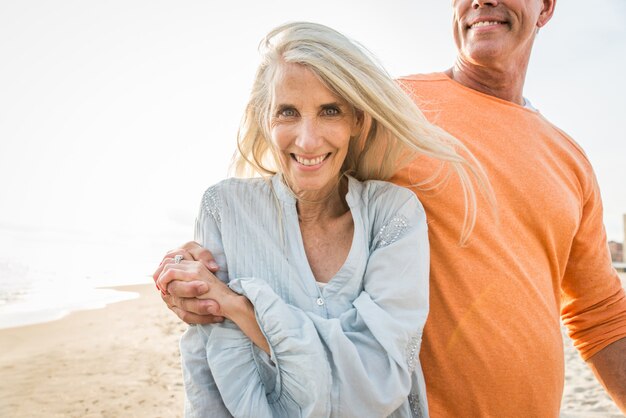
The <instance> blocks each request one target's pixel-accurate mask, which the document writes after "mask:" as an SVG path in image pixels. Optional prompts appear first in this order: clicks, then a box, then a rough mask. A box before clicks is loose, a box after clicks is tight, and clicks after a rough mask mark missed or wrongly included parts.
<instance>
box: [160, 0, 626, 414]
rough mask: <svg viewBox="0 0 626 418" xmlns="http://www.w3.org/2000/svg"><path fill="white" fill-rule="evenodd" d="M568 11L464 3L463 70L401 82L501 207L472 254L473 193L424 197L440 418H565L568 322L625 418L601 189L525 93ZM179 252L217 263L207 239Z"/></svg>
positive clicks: (427, 351) (459, 2)
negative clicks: (537, 54)
mask: <svg viewBox="0 0 626 418" xmlns="http://www.w3.org/2000/svg"><path fill="white" fill-rule="evenodd" d="M555 2H556V0H503V1H495V0H494V1H478V0H474V1H472V0H454V1H453V9H454V38H455V41H456V44H457V47H458V57H457V61H456V63H455V65H454V67H453V68H451V69H450V70H448V71H446V72H445V73H439V74H429V75H416V76H410V77H405V78H401V79H400V80H399V82H400V83H401V85H402V86H403V87H404V88H405V90H406V91H407V92H408V93H409V94H411V95H412V97H414V99H415V100H416V102H417V103H418V105H420V107H421V108H422V110H423V111H424V112H425V114H426V115H427V116H428V117H429V118H430V120H431V121H433V122H435V123H437V124H438V125H440V126H442V127H443V128H444V129H446V130H447V131H449V132H450V133H452V134H453V135H455V136H456V137H457V138H459V139H460V140H461V141H463V142H464V143H465V144H466V145H467V147H468V148H469V149H470V150H471V151H472V153H473V154H474V155H475V156H476V157H477V159H478V161H479V162H480V163H481V165H482V166H483V168H484V169H485V171H486V173H487V175H488V177H489V179H490V180H491V183H492V187H493V190H494V192H495V195H496V199H497V208H496V209H495V210H492V209H491V208H490V207H489V205H488V204H486V202H482V204H481V205H480V207H481V212H480V213H479V215H478V223H477V226H476V228H475V230H474V231H473V234H472V237H471V239H470V242H469V244H468V245H467V246H465V247H463V248H461V247H459V245H458V237H459V231H460V225H461V222H462V219H463V211H464V202H463V200H462V199H458V198H456V197H457V196H461V192H460V191H459V190H458V188H460V185H459V184H457V183H456V181H455V180H454V179H453V178H450V179H449V180H448V181H446V182H443V183H442V184H441V185H439V186H438V188H436V189H435V190H424V189H418V188H413V189H414V191H415V193H417V194H418V196H419V197H420V200H421V201H422V202H423V204H424V207H425V209H426V213H427V216H428V219H429V239H430V243H431V298H430V302H431V311H430V315H429V319H428V322H427V324H426V329H425V332H424V342H423V346H422V352H421V363H422V366H423V369H424V374H425V378H426V384H427V390H428V401H429V409H430V413H431V416H433V417H557V416H558V415H559V408H560V401H561V396H562V390H563V347H562V340H561V334H560V326H559V318H561V319H562V320H563V322H564V323H565V324H566V325H567V327H568V328H569V333H570V336H571V337H572V338H573V339H574V342H575V344H576V347H577V348H578V349H579V350H580V353H581V355H582V356H583V358H584V359H585V360H587V362H588V363H589V365H590V366H591V367H592V369H594V371H595V372H596V375H597V376H598V378H599V380H600V381H601V382H602V384H603V385H604V386H605V387H606V388H607V390H608V392H609V393H610V394H611V396H612V397H613V399H614V400H615V401H616V403H617V405H618V406H619V407H620V408H621V409H622V410H623V411H626V296H625V294H624V290H623V288H622V286H621V283H620V280H619V278H618V276H617V274H616V272H615V271H614V270H613V268H612V267H611V261H610V256H609V253H608V248H607V244H606V235H605V232H604V227H603V225H602V203H601V200H600V193H599V190H598V185H597V183H596V180H595V176H594V173H593V170H592V168H591V166H590V164H589V161H588V160H587V158H586V156H585V154H584V153H583V151H582V150H581V149H580V148H579V147H578V146H577V145H576V143H574V142H573V141H572V140H571V139H570V138H569V137H568V136H567V135H566V134H564V133H563V132H561V131H560V130H559V129H558V128H556V127H554V126H553V125H551V124H550V123H549V122H548V121H547V120H546V119H544V118H543V116H541V114H540V113H538V112H537V111H536V110H534V109H533V108H532V107H531V106H530V104H529V103H528V102H527V101H526V100H525V99H524V97H523V95H522V89H523V85H524V79H525V76H526V69H527V66H528V62H529V59H530V53H531V49H532V45H533V42H534V39H535V36H536V33H537V31H538V30H539V28H541V27H542V26H544V25H545V24H546V23H547V22H548V21H549V20H550V18H551V17H552V13H553V11H554V6H555ZM432 164H433V163H432V162H431V161H429V160H428V159H427V158H422V159H419V160H418V161H416V162H415V163H413V164H411V165H410V166H409V167H408V168H405V169H403V170H401V171H400V172H399V173H398V174H397V175H396V177H395V179H394V181H395V182H397V183H398V184H402V185H405V186H407V187H410V186H411V185H412V184H416V183H418V182H420V181H422V180H424V176H426V175H428V173H432V172H433V166H432ZM443 188H447V189H448V190H446V192H445V193H440V192H439V191H440V190H441V189H443ZM178 253H181V254H184V255H185V257H186V258H191V257H195V258H197V259H201V260H204V261H205V262H206V263H207V264H210V262H211V260H212V258H211V256H210V255H209V254H207V252H206V251H204V250H203V249H201V248H199V247H197V245H196V244H194V243H189V244H187V245H186V250H184V251H183V250H179V251H178ZM168 290H169V292H170V294H171V295H172V296H164V300H165V301H166V303H167V304H168V306H169V307H170V308H171V309H172V310H173V311H174V312H176V313H177V314H178V316H179V317H181V318H182V319H183V320H185V321H186V322H189V323H208V322H212V321H214V320H215V318H214V317H211V316H210V315H206V313H210V312H211V310H212V306H211V304H210V303H211V302H207V301H199V300H194V299H187V298H188V297H193V296H195V295H197V294H201V293H203V291H204V289H202V288H201V284H199V283H196V284H188V283H174V284H172V285H170V287H169V288H168ZM174 295H175V296H174Z"/></svg>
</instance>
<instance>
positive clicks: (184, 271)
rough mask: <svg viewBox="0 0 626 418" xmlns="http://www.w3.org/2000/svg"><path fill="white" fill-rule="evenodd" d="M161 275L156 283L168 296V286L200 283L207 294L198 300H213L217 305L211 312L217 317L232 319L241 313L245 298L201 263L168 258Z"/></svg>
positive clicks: (200, 296)
mask: <svg viewBox="0 0 626 418" xmlns="http://www.w3.org/2000/svg"><path fill="white" fill-rule="evenodd" d="M160 270H161V271H160V274H159V276H158V277H157V278H156V280H155V282H156V285H157V287H158V288H159V289H160V290H161V292H162V293H163V294H168V292H167V290H168V286H169V285H170V284H171V283H173V282H185V283H191V282H198V283H202V284H204V286H202V287H203V288H206V289H207V290H206V292H205V293H203V294H201V295H199V296H197V298H198V299H211V300H214V301H215V302H216V303H215V305H214V310H213V312H211V313H212V314H213V315H215V316H223V317H225V318H229V319H232V317H233V316H236V315H237V313H238V312H240V311H241V307H242V304H244V302H245V301H242V298H243V299H245V297H243V296H241V295H239V294H237V293H235V292H233V291H232V290H231V289H230V288H229V287H228V286H227V285H226V284H225V283H223V282H222V281H221V280H219V279H218V278H217V277H215V275H214V274H213V273H211V272H210V271H209V270H208V268H207V267H206V265H205V264H204V263H202V262H199V261H188V260H179V261H178V262H176V261H175V259H174V258H166V259H165V260H164V262H163V263H162V265H161V268H160Z"/></svg>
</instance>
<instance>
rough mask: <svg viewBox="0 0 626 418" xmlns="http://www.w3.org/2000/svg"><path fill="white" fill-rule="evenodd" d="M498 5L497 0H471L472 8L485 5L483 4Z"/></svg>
mask: <svg viewBox="0 0 626 418" xmlns="http://www.w3.org/2000/svg"><path fill="white" fill-rule="evenodd" d="M497 5H498V1H497V0H473V1H472V8H474V9H478V8H480V7H485V6H494V7H495V6H497Z"/></svg>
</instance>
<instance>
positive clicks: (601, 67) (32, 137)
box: [0, 0, 626, 246]
mask: <svg viewBox="0 0 626 418" xmlns="http://www.w3.org/2000/svg"><path fill="white" fill-rule="evenodd" d="M294 20H311V21H315V22H319V23H323V24H326V25H329V26H332V27H334V28H336V29H338V30H340V31H342V32H344V33H345V34H347V35H349V36H351V37H353V38H354V39H357V40H358V41H360V42H361V43H362V44H364V45H365V46H367V47H368V48H369V49H370V50H371V51H372V52H374V54H376V55H377V56H378V57H379V58H380V60H381V61H382V62H383V64H384V65H385V66H386V67H387V69H388V70H389V71H390V73H391V74H392V75H402V74H409V73H416V72H429V71H438V70H443V69H446V68H448V67H449V66H450V65H451V64H452V62H453V59H454V46H453V41H452V36H451V26H450V21H451V10H450V2H449V1H436V2H435V1H426V0H412V1H405V0H396V1H393V2H389V1H387V2H381V1H374V0H371V1H370V0H359V1H356V0H344V1H326V0H317V1H315V2H284V1H278V0H265V1H252V0H250V1H242V0H239V1H237V0H231V1H229V2H223V1H176V2H174V1H155V0H133V1H128V0H124V1H120V0H111V1H95V0H93V1H80V0H75V1H68V0H57V1H54V2H51V1H44V0H41V1H29V0H20V1H9V0H0V227H4V228H18V229H23V228H26V229H30V230H32V229H35V230H36V229H42V230H45V229H71V230H74V231H79V232H80V231H91V232H94V231H95V232H101V233H102V234H108V235H111V234H114V235H116V236H119V237H128V238H129V239H138V240H140V241H141V240H143V239H147V240H149V239H153V238H154V239H156V238H161V239H163V238H164V237H167V241H168V242H170V243H171V246H173V245H176V244H178V243H179V240H183V239H187V238H191V234H192V225H193V219H194V217H195V213H196V210H197V207H198V204H199V200H200V197H201V194H202V192H203V190H204V189H205V188H206V187H207V186H209V185H210V184H212V183H214V182H216V181H218V180H220V179H221V178H223V177H224V176H225V175H226V170H227V166H228V161H229V159H230V156H231V155H232V152H233V150H234V144H235V142H234V140H235V133H236V131H237V125H238V122H239V119H240V116H241V114H242V111H243V105H244V102H245V99H246V96H247V93H248V89H249V87H250V84H251V80H252V77H253V74H254V70H255V68H256V64H257V52H256V47H257V45H258V42H259V40H260V39H261V38H262V36H263V35H264V34H265V33H266V32H267V31H268V30H269V29H271V28H272V27H274V26H276V25H278V24H280V23H284V22H286V21H294ZM624 22H626V2H624V1H623V0H596V1H594V2H592V3H591V2H588V1H582V0H567V1H559V2H558V4H557V11H556V15H555V17H554V19H553V20H552V21H551V22H550V23H549V24H548V26H547V27H546V28H545V29H543V30H542V32H541V33H540V35H539V37H538V39H537V43H536V47H535V53H534V56H533V58H532V61H531V65H530V71H529V74H528V79H527V84H526V91H525V94H526V96H527V97H529V98H530V99H531V101H532V103H533V104H534V105H535V106H536V107H537V108H539V109H540V110H541V111H542V112H543V113H544V114H545V115H546V116H547V117H548V118H549V119H550V120H552V121H553V122H554V123H556V124H557V125H558V126H560V127H561V128H562V129H564V130H565V131H566V132H568V133H569V134H570V135H572V136H573V137H574V138H575V139H576V140H577V141H578V142H579V143H580V144H581V145H582V146H583V148H584V149H585V150H586V151H587V153H588V155H589V158H590V159H591V161H592V163H593V164H594V166H595V169H596V172H597V175H598V179H599V182H600V185H601V188H602V193H603V197H604V202H605V223H606V226H607V230H608V236H609V239H613V240H619V241H621V240H622V234H623V232H622V231H623V227H622V213H625V212H626V193H625V186H624V184H625V183H624V182H625V181H626V164H625V163H624V160H625V159H626V134H625V132H626V131H625V130H624V128H623V121H624V112H625V111H626V81H625V78H624V75H623V71H624V68H626V25H624ZM529 169H532V167H529ZM538 204H540V202H538ZM174 239H176V241H173V240H174Z"/></svg>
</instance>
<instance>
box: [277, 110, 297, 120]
mask: <svg viewBox="0 0 626 418" xmlns="http://www.w3.org/2000/svg"><path fill="white" fill-rule="evenodd" d="M278 115H279V116H281V117H284V118H293V117H295V116H297V115H298V113H297V112H296V110H295V109H282V110H281V111H280V112H279V113H278Z"/></svg>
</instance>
